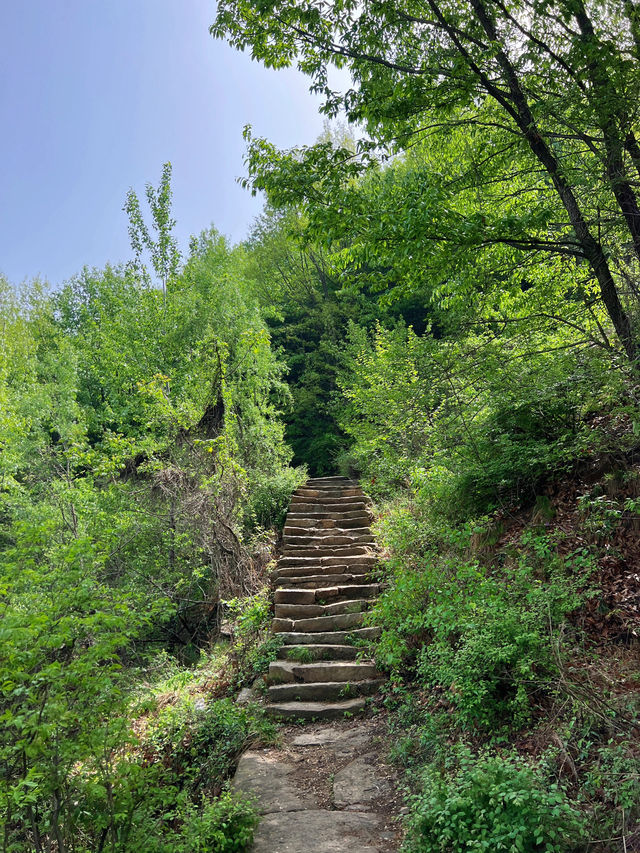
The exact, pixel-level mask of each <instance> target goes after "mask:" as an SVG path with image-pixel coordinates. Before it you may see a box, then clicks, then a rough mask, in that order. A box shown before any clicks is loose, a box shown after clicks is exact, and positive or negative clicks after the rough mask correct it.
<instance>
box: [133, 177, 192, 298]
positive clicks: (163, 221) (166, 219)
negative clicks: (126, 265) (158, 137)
mask: <svg viewBox="0 0 640 853" xmlns="http://www.w3.org/2000/svg"><path fill="white" fill-rule="evenodd" d="M145 194H146V196H147V201H148V203H149V210H150V211H151V218H152V228H153V230H154V231H155V232H156V233H157V235H158V236H157V239H154V238H153V236H152V233H151V231H149V227H148V226H147V224H146V222H145V221H144V217H143V215H142V211H141V209H140V201H139V199H138V196H137V195H136V193H135V192H134V190H132V189H130V190H129V192H128V193H127V200H126V202H125V205H124V208H123V210H124V211H125V213H126V214H127V216H128V217H129V239H130V240H131V247H132V249H133V251H134V253H135V261H134V264H133V266H134V268H135V269H137V270H138V271H139V272H142V271H143V270H144V267H143V265H142V255H143V253H144V251H145V250H146V251H148V252H149V254H150V256H151V263H152V265H153V269H154V272H155V274H156V276H157V277H158V280H159V281H160V284H161V285H162V294H163V296H164V297H165V299H166V295H167V285H168V284H169V283H170V282H171V281H172V280H173V279H174V278H175V276H176V274H177V272H178V265H179V263H180V252H179V250H178V243H177V241H176V239H175V237H174V236H173V235H172V233H171V231H172V229H173V227H174V226H175V224H176V222H175V219H173V218H172V216H171V198H172V195H173V193H172V191H171V163H165V164H164V166H163V167H162V177H161V178H160V183H159V184H158V188H157V189H155V188H154V186H153V184H150V183H148V184H146V185H145Z"/></svg>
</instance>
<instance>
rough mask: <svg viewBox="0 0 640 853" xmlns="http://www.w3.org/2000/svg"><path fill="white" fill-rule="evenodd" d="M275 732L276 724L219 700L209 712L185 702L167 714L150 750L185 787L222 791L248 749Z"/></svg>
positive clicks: (160, 718) (158, 725)
mask: <svg viewBox="0 0 640 853" xmlns="http://www.w3.org/2000/svg"><path fill="white" fill-rule="evenodd" d="M272 733H273V727H272V724H271V723H270V722H269V721H268V720H266V719H265V718H263V717H261V716H260V715H259V714H258V713H257V712H254V711H253V710H248V709H246V708H240V707H239V706H238V705H236V704H235V703H234V702H233V701H232V700H231V699H219V700H217V701H215V702H211V703H210V704H208V705H206V706H205V707H204V708H197V707H196V706H195V705H194V704H193V703H183V704H182V705H179V706H177V707H175V708H169V709H166V710H165V711H164V712H162V713H161V714H160V715H159V716H158V717H157V719H156V721H155V723H154V726H153V729H152V730H151V731H150V732H149V736H148V742H147V746H148V748H149V749H150V751H151V754H152V755H153V754H155V756H157V758H158V759H159V760H160V761H162V763H163V764H164V766H165V767H166V769H167V770H168V771H169V772H170V773H172V774H173V776H174V777H175V779H176V780H177V782H179V784H180V785H181V786H186V787H188V788H190V789H191V790H209V791H213V792H218V791H219V790H220V789H221V788H222V785H223V782H224V780H225V779H227V778H228V776H229V775H230V774H231V772H232V771H233V770H234V768H235V765H236V762H237V760H238V758H239V756H240V755H241V754H242V752H243V750H244V749H245V748H246V747H247V745H248V744H249V743H250V742H251V741H253V740H256V739H257V738H259V737H264V738H266V739H269V738H270V737H271V736H272Z"/></svg>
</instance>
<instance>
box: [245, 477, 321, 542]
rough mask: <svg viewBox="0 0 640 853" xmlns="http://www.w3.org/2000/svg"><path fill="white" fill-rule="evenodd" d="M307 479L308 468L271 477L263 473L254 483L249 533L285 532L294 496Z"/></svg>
mask: <svg viewBox="0 0 640 853" xmlns="http://www.w3.org/2000/svg"><path fill="white" fill-rule="evenodd" d="M306 479H307V472H306V469H305V468H283V469H281V470H280V471H278V472H277V473H275V474H272V475H271V476H267V475H265V474H264V473H262V472H260V474H259V476H256V477H255V482H252V483H251V487H250V499H249V503H248V505H247V508H246V510H245V516H244V524H245V527H246V528H247V529H248V530H256V529H257V528H262V529H263V530H271V529H273V528H277V529H281V528H282V527H283V525H284V519H285V516H286V514H287V510H288V509H289V503H290V502H291V495H292V494H293V492H294V491H295V490H296V489H297V488H298V486H300V485H302V483H304V482H305V480H306Z"/></svg>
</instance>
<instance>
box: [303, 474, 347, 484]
mask: <svg viewBox="0 0 640 853" xmlns="http://www.w3.org/2000/svg"><path fill="white" fill-rule="evenodd" d="M339 481H341V482H345V483H354V484H356V485H357V481H356V480H354V479H353V478H352V477H345V476H343V475H342V474H327V476H326V477H309V479H308V480H307V483H337V482H339Z"/></svg>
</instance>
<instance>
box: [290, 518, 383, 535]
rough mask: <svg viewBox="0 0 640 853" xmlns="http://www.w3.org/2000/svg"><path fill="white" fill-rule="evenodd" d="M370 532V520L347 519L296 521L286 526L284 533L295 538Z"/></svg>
mask: <svg viewBox="0 0 640 853" xmlns="http://www.w3.org/2000/svg"><path fill="white" fill-rule="evenodd" d="M363 532H367V533H368V532H369V519H368V518H351V519H349V518H347V519H346V520H344V521H340V519H338V518H320V519H316V520H314V519H312V518H311V519H310V518H306V519H300V520H294V521H293V523H292V524H285V526H284V530H283V533H284V534H285V535H286V534H287V533H291V534H292V535H293V536H312V535H318V534H320V535H321V536H324V535H326V536H332V535H335V534H343V533H346V534H347V535H357V534H360V533H363Z"/></svg>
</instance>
